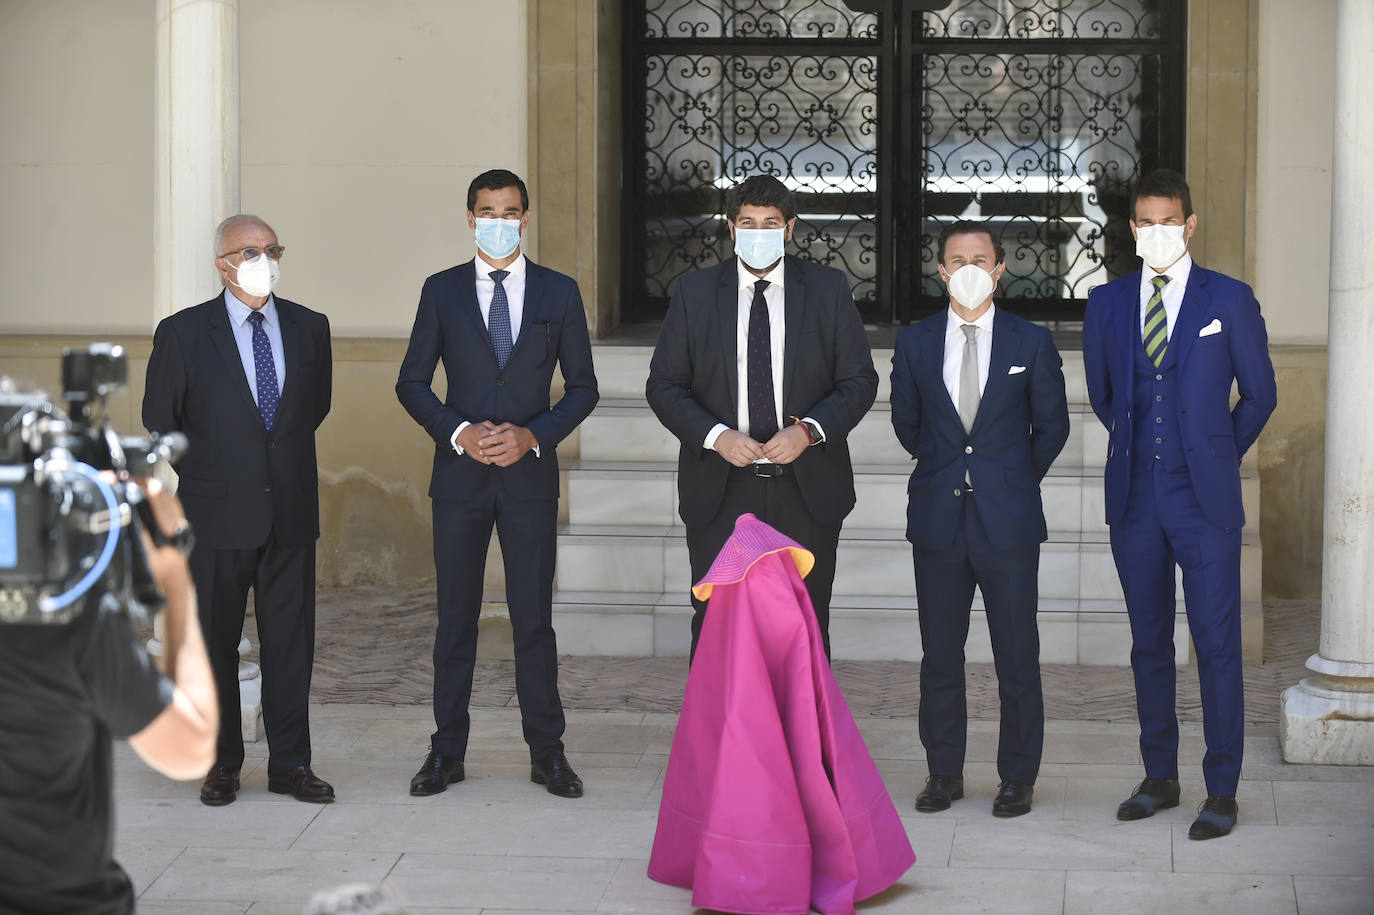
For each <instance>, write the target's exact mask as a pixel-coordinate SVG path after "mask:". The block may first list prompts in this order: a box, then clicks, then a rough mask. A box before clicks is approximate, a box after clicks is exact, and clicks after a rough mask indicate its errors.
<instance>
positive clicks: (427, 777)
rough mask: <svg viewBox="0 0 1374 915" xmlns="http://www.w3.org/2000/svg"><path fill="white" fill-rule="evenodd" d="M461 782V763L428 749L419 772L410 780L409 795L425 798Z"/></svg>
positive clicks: (453, 757) (459, 760)
mask: <svg viewBox="0 0 1374 915" xmlns="http://www.w3.org/2000/svg"><path fill="white" fill-rule="evenodd" d="M462 780H463V761H462V760H461V759H459V758H458V757H456V756H450V755H448V754H447V753H444V752H443V751H441V750H436V749H434V748H433V747H430V748H429V755H428V756H426V757H425V762H424V765H422V766H420V771H419V772H416V773H415V777H414V778H412V779H411V780H410V793H411V794H413V795H415V796H416V797H427V796H429V795H431V794H438V793H439V792H440V791H443V790H444V789H445V788H447V787H448V786H449V783H450V782H461V781H462Z"/></svg>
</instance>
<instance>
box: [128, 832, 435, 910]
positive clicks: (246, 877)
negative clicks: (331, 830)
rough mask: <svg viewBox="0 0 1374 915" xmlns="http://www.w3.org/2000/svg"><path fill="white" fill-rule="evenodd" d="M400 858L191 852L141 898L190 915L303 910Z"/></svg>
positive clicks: (378, 876)
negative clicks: (272, 907) (315, 897)
mask: <svg viewBox="0 0 1374 915" xmlns="http://www.w3.org/2000/svg"><path fill="white" fill-rule="evenodd" d="M398 858H399V855H394V854H385V853H373V852H338V851H296V850H290V849H288V850H282V849H265V848H233V849H217V848H188V849H186V851H185V852H183V853H182V855H181V856H180V857H179V858H177V859H176V860H175V861H173V862H172V863H171V864H170V865H169V866H168V867H167V869H166V870H164V871H163V872H162V875H161V876H159V877H158V878H157V879H156V880H154V881H153V883H152V885H151V886H149V887H148V889H147V891H146V892H145V893H144V894H143V896H142V897H141V898H142V899H146V900H147V901H149V902H155V901H158V900H163V901H172V900H177V901H182V902H186V903H188V905H187V906H186V911H188V912H194V911H196V909H197V907H198V905H199V902H200V901H203V900H208V901H212V902H232V901H236V900H242V901H244V902H283V903H294V904H296V905H304V904H305V902H306V900H308V899H309V898H310V896H311V894H312V893H315V892H316V891H318V890H321V889H328V888H330V887H335V886H341V885H343V884H346V883H379V882H381V880H382V878H383V877H385V876H386V875H387V873H388V872H390V871H391V869H392V868H393V867H395V866H396V861H397V859H398ZM417 901H418V900H417ZM190 903H195V904H194V905H192V904H190Z"/></svg>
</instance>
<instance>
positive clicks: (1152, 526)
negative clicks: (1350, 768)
mask: <svg viewBox="0 0 1374 915" xmlns="http://www.w3.org/2000/svg"><path fill="white" fill-rule="evenodd" d="M1196 231H1197V214H1196V213H1194V212H1193V205H1192V198H1191V196H1190V194H1189V191H1188V183H1187V182H1186V181H1184V179H1183V176H1182V175H1180V174H1178V173H1177V172H1173V171H1169V170H1167V169H1161V170H1159V171H1156V172H1153V173H1151V174H1149V175H1146V176H1145V177H1144V178H1143V179H1141V181H1140V183H1139V184H1138V185H1137V186H1136V188H1135V192H1134V194H1133V195H1132V199H1131V232H1132V234H1133V235H1134V236H1135V238H1136V251H1137V253H1138V254H1139V255H1140V256H1141V259H1142V260H1143V261H1144V263H1145V266H1146V267H1147V268H1148V269H1143V270H1140V271H1137V272H1135V273H1131V274H1129V275H1127V276H1123V277H1121V278H1120V279H1117V280H1115V281H1113V282H1111V283H1108V284H1107V285H1105V286H1099V287H1097V288H1096V289H1094V290H1093V291H1092V292H1091V293H1090V294H1089V296H1088V311H1087V315H1086V317H1085V319H1084V325H1083V364H1084V367H1085V369H1086V371H1087V381H1088V399H1089V400H1090V401H1091V403H1092V408H1093V412H1095V413H1096V414H1097V418H1098V419H1100V420H1102V424H1103V425H1105V426H1106V427H1107V430H1108V432H1109V433H1110V438H1109V440H1108V445H1107V466H1106V471H1105V473H1106V479H1105V485H1106V501H1107V524H1108V525H1109V526H1110V528H1111V540H1112V555H1113V557H1114V558H1115V560H1116V569H1117V574H1118V575H1119V576H1120V578H1121V588H1122V590H1123V591H1124V592H1125V595H1126V611H1127V613H1128V614H1129V615H1130V619H1131V638H1132V646H1131V668H1132V670H1133V671H1134V673H1135V690H1136V710H1137V713H1138V714H1139V718H1140V753H1141V756H1142V758H1143V759H1144V763H1145V780H1144V781H1143V782H1141V784H1140V785H1139V786H1138V787H1137V788H1136V790H1135V792H1134V793H1133V794H1132V795H1131V796H1130V797H1129V798H1127V799H1126V800H1125V801H1124V802H1122V804H1121V806H1120V807H1119V808H1118V810H1117V818H1118V819H1122V820H1138V819H1143V818H1144V817H1148V816H1151V815H1153V814H1154V812H1155V811H1156V810H1159V809H1161V808H1165V807H1175V806H1177V805H1178V802H1179V795H1180V791H1179V783H1178V718H1177V716H1176V714H1175V711H1174V695H1175V685H1176V684H1175V680H1176V671H1175V668H1174V613H1175V601H1174V566H1175V565H1176V564H1177V565H1178V566H1180V567H1181V568H1182V569H1183V596H1184V605H1185V607H1186V609H1187V613H1188V628H1189V631H1190V632H1191V633H1192V637H1193V645H1194V647H1195V648H1196V650H1197V663H1198V679H1199V681H1200V685H1201V693H1202V711H1203V733H1204V736H1205V737H1206V741H1207V754H1206V756H1205V757H1204V758H1203V761H1202V770H1203V775H1204V776H1205V778H1206V781H1207V798H1206V800H1204V801H1203V802H1202V804H1200V805H1199V807H1198V817H1197V819H1196V820H1195V821H1194V822H1193V825H1192V827H1191V828H1190V829H1189V831H1188V835H1189V837H1190V838H1193V839H1211V838H1215V837H1217V836H1223V835H1226V834H1227V833H1229V832H1230V831H1231V829H1232V827H1233V826H1234V825H1235V822H1236V813H1237V810H1236V798H1235V795H1236V786H1237V784H1238V783H1239V781H1240V764H1241V752H1242V749H1243V745H1244V739H1245V708H1244V697H1243V690H1242V681H1241V673H1242V671H1241V638H1240V547H1241V528H1242V527H1243V526H1244V525H1245V513H1244V510H1243V509H1242V507H1241V491H1240V461H1241V458H1242V457H1243V456H1244V454H1245V452H1246V449H1248V448H1249V447H1250V446H1251V445H1253V444H1254V443H1255V439H1257V438H1258V437H1259V434H1260V430H1261V429H1262V428H1264V423H1265V421H1266V420H1267V419H1268V418H1269V414H1270V413H1272V412H1273V411H1274V407H1275V405H1276V403H1277V394H1276V390H1275V384H1274V367H1273V365H1272V363H1270V361H1269V341H1268V337H1267V336H1266V334H1265V329H1264V319H1263V318H1262V317H1261V316H1260V308H1259V303H1258V302H1257V301H1255V295H1254V293H1253V292H1252V291H1251V289H1250V287H1249V286H1247V285H1246V284H1244V283H1241V282H1239V281H1237V280H1233V279H1231V278H1230V277H1227V276H1223V275H1222V274H1220V273H1215V272H1213V271H1211V270H1206V269H1204V268H1202V267H1200V266H1198V265H1196V264H1194V263H1193V260H1192V257H1191V256H1190V255H1189V254H1188V241H1189V239H1191V238H1192V236H1193V233H1194V232H1196ZM1232 382H1234V383H1235V385H1236V387H1237V388H1238V389H1239V392H1240V399H1239V400H1238V401H1237V402H1236V404H1235V406H1234V407H1232V406H1231V387H1232Z"/></svg>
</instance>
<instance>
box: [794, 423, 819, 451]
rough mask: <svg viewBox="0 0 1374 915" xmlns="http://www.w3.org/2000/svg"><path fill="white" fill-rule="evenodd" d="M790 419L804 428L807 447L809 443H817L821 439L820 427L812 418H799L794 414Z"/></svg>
mask: <svg viewBox="0 0 1374 915" xmlns="http://www.w3.org/2000/svg"><path fill="white" fill-rule="evenodd" d="M792 421H793V422H795V423H797V424H799V425H800V426H801V427H802V429H804V430H805V431H806V444H807V447H810V446H811V445H816V444H819V443H820V442H821V441H822V439H821V427H820V426H818V425H816V423H815V422H813V421H812V420H809V419H799V418H797V417H795V416H794V417H792Z"/></svg>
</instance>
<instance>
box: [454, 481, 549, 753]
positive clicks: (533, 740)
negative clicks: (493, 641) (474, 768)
mask: <svg viewBox="0 0 1374 915" xmlns="http://www.w3.org/2000/svg"><path fill="white" fill-rule="evenodd" d="M493 525H495V527H496V536H497V539H499V540H500V542H501V557H502V560H503V561H504V564H505V570H506V604H507V606H508V607H509V610H510V623H511V630H512V635H513V640H514V643H515V693H516V695H517V696H518V697H519V699H520V719H521V722H522V725H523V728H524V734H525V743H527V744H528V745H529V748H530V758H531V759H534V760H539V759H543V758H545V757H547V756H548V755H549V754H551V753H553V752H556V751H561V750H562V749H563V741H562V737H563V729H564V726H565V721H564V716H563V703H562V700H561V699H560V698H559V695H558V644H557V641H556V639H555V637H554V631H553V572H554V558H555V554H556V547H557V525H558V500H557V499H538V500H532V499H514V498H511V497H510V496H508V495H507V494H506V493H504V492H503V491H502V490H501V488H500V487H499V486H493V487H490V488H488V489H486V490H484V491H483V492H482V493H481V494H480V495H479V496H477V497H476V498H473V499H465V500H450V499H435V500H434V571H435V578H436V583H437V586H438V597H439V625H438V628H437V630H436V631H435V633H434V724H435V728H436V729H435V731H434V734H433V735H432V736H431V738H430V743H431V746H433V748H434V749H436V750H439V751H441V752H443V753H447V754H449V755H450V756H457V757H458V758H459V759H462V758H463V756H464V754H466V753H467V746H468V732H469V729H470V727H471V718H470V717H469V714H468V703H469V701H470V700H471V699H472V674H473V669H474V667H475V665H476V662H477V621H478V616H479V615H480V614H481V610H482V579H483V572H484V570H485V568H486V560H487V546H488V544H489V543H490V542H491V529H492V526H493Z"/></svg>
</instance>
